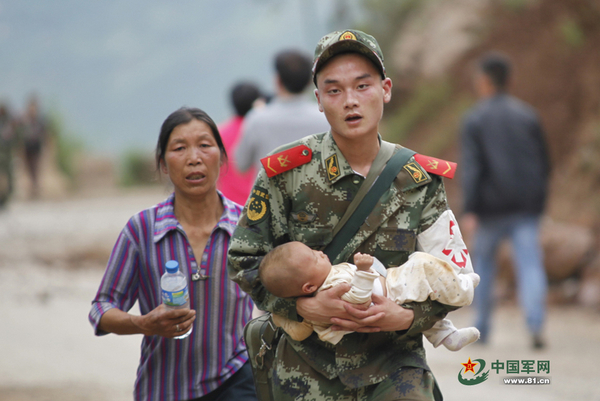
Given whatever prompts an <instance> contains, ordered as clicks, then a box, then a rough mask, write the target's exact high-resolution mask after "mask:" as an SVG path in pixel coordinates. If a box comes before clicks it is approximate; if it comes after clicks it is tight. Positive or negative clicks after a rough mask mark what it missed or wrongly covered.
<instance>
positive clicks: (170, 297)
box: [162, 287, 190, 306]
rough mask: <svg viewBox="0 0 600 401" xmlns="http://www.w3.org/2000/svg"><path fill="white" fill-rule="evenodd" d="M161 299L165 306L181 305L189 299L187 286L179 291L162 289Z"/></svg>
mask: <svg viewBox="0 0 600 401" xmlns="http://www.w3.org/2000/svg"><path fill="white" fill-rule="evenodd" d="M162 300H163V303H164V304H165V305H167V306H183V305H185V304H186V303H187V302H188V301H189V300H190V296H189V294H188V289H187V287H185V288H184V289H182V290H179V291H166V290H162Z"/></svg>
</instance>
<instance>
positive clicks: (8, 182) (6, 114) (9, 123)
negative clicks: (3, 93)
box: [0, 103, 15, 209]
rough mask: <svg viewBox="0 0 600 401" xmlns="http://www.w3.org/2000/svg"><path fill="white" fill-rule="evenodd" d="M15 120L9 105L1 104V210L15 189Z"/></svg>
mask: <svg viewBox="0 0 600 401" xmlns="http://www.w3.org/2000/svg"><path fill="white" fill-rule="evenodd" d="M14 142H15V120H14V119H13V117H12V115H11V113H10V111H9V108H8V105H7V104H5V103H1V104H0V209H3V208H4V207H6V203H7V202H8V199H9V198H10V196H11V194H12V192H13V189H14V176H13V153H12V152H13V147H14Z"/></svg>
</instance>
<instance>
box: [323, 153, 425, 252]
mask: <svg viewBox="0 0 600 401" xmlns="http://www.w3.org/2000/svg"><path fill="white" fill-rule="evenodd" d="M415 153H416V152H414V151H412V150H410V149H407V148H401V149H399V150H398V151H397V152H396V153H395V154H394V155H393V156H392V157H391V158H390V159H389V161H388V163H387V164H386V166H385V168H384V169H383V171H382V172H381V174H379V176H378V177H377V176H376V177H375V178H376V180H375V183H374V184H373V186H372V187H370V189H369V187H368V185H367V184H368V183H367V180H368V179H369V177H368V176H367V179H365V182H363V185H362V186H361V188H360V190H362V189H363V187H365V191H362V193H363V196H362V199H360V198H359V195H360V190H359V193H358V194H357V197H356V198H355V200H354V201H353V202H352V203H351V204H350V206H349V209H350V208H352V206H353V204H358V206H356V210H354V212H353V213H352V215H351V216H349V217H347V221H346V222H345V223H343V224H342V225H338V226H336V228H335V230H337V233H335V232H334V237H333V239H332V240H331V242H330V243H329V244H328V245H327V247H325V249H324V250H323V252H324V253H325V254H326V255H327V256H328V257H329V260H331V261H332V263H333V261H334V260H335V258H336V257H337V255H338V254H339V253H340V252H341V251H342V249H344V247H345V246H346V244H347V243H348V241H350V239H352V237H354V235H355V234H356V232H357V231H358V229H359V228H360V226H362V224H363V223H364V221H365V220H366V218H367V217H369V214H371V212H372V211H373V208H374V207H375V205H376V204H377V201H379V199H380V198H381V196H382V195H383V194H384V193H385V191H386V190H387V189H389V187H390V185H391V184H392V182H393V181H394V178H396V176H397V175H398V173H399V172H400V170H401V169H402V167H403V166H404V165H405V164H406V162H408V160H409V159H410V158H411V157H412V156H413V155H414V154H415ZM372 168H373V167H372ZM355 202H356V203H355ZM345 217H346V215H344V216H343V217H342V220H344V218H345ZM335 230H334V231H335Z"/></svg>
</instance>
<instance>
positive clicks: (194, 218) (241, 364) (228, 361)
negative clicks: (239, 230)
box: [89, 108, 256, 401]
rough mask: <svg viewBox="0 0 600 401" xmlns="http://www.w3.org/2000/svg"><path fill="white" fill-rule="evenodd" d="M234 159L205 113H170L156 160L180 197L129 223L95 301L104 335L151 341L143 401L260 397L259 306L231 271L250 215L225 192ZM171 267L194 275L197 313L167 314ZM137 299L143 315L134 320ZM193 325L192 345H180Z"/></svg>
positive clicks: (140, 375)
mask: <svg viewBox="0 0 600 401" xmlns="http://www.w3.org/2000/svg"><path fill="white" fill-rule="evenodd" d="M226 158H227V153H226V151H225V147H224V146H223V142H222V140H221V137H220V135H219V131H218V129H217V126H216V124H215V123H214V121H213V120H212V119H211V118H210V117H209V116H208V115H207V114H206V113H205V112H203V111H202V110H200V109H196V108H181V109H179V110H177V111H175V112H173V113H172V114H171V115H169V117H168V118H167V119H166V120H165V121H164V123H163V125H162V128H161V131H160V135H159V138H158V143H157V147H156V162H157V165H158V168H159V169H160V171H161V172H162V173H164V174H166V175H168V176H169V178H170V181H171V182H172V183H173V186H174V192H173V193H172V194H171V196H169V197H168V198H167V199H166V200H165V201H164V202H162V203H159V204H158V205H155V206H153V207H151V208H149V209H146V210H143V211H141V212H140V213H138V214H136V215H134V216H133V217H132V218H131V219H130V220H129V222H128V223H127V225H126V226H125V228H124V229H123V231H122V232H121V234H120V235H119V237H118V239H117V242H116V244H115V247H114V249H113V251H112V254H111V256H110V259H109V261H108V266H107V268H106V272H105V274H104V278H103V279H102V282H101V284H100V288H99V289H98V293H97V295H96V297H95V299H94V300H93V302H92V309H91V311H90V314H89V320H90V322H91V324H92V326H93V327H94V330H95V333H96V335H105V334H108V333H115V334H121V335H123V334H143V335H144V337H143V340H142V347H141V359H140V364H139V367H138V371H137V379H136V383H135V390H134V399H135V400H140V401H141V400H144V401H146V400H169V401H171V400H202V401H205V400H221V401H226V400H227V401H228V400H236V401H245V400H248V401H255V400H256V393H255V389H254V383H253V379H252V371H251V368H250V365H249V364H248V363H247V362H248V354H247V351H246V346H245V344H244V342H243V340H242V338H243V328H244V325H245V324H246V322H247V321H248V320H249V319H250V315H251V311H252V301H251V299H250V297H249V296H248V295H246V294H245V293H244V292H243V291H241V290H240V288H239V287H238V285H237V284H235V283H233V282H232V281H231V280H229V278H228V277H227V272H226V258H227V247H228V245H229V240H230V237H231V235H232V234H233V230H234V228H235V226H236V224H237V222H238V219H239V216H240V214H241V207H240V206H239V205H237V204H236V203H234V202H232V201H230V200H229V199H227V198H226V197H225V196H223V195H222V194H221V193H219V192H218V191H217V187H216V182H217V179H218V177H219V169H220V167H221V165H222V164H223V163H224V162H225V160H226ZM169 260H176V261H177V262H179V266H180V271H182V272H183V273H184V274H185V275H186V276H187V278H188V285H189V297H190V307H191V309H175V310H173V309H170V310H167V309H165V306H164V304H163V303H162V296H161V288H160V278H161V276H162V275H163V273H164V272H165V264H166V262H167V261H169ZM136 302H138V303H139V307H140V312H141V315H133V314H130V313H128V311H129V310H130V309H131V308H132V307H133V305H134V304H135V303H136ZM191 327H193V330H192V332H191V334H190V335H189V336H188V337H187V338H184V339H181V340H177V339H173V337H176V336H179V335H181V334H182V333H186V332H187V331H188V330H189V329H190V328H191Z"/></svg>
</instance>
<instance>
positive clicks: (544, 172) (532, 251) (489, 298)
mask: <svg viewBox="0 0 600 401" xmlns="http://www.w3.org/2000/svg"><path fill="white" fill-rule="evenodd" d="M510 77H511V62H510V60H509V59H508V57H506V56H505V55H503V54H501V53H497V52H490V53H487V54H485V55H484V56H483V57H482V58H481V59H480V60H479V63H478V68H477V71H476V73H475V91H476V93H477V95H478V97H479V98H480V101H479V102H478V103H477V104H476V105H475V106H474V107H473V109H472V110H470V111H469V112H468V114H467V115H466V117H465V119H464V122H463V128H462V134H461V146H462V168H461V171H462V185H463V193H464V213H465V214H464V216H463V218H462V224H461V226H462V227H463V229H465V231H466V232H469V233H472V234H474V235H473V236H472V238H474V244H473V264H474V266H475V269H476V271H477V273H478V274H479V275H480V276H481V282H480V284H479V286H478V287H477V289H476V290H475V300H474V302H473V304H474V305H475V307H476V313H477V318H476V323H475V326H476V327H477V328H478V329H479V330H480V332H481V339H480V342H482V343H485V342H486V341H488V340H489V335H490V320H491V316H492V309H493V303H494V300H493V296H494V285H493V284H494V280H495V275H496V261H495V257H496V252H497V250H498V246H499V245H500V242H501V240H502V239H504V238H507V237H508V238H510V239H511V241H512V248H513V253H514V259H515V266H516V272H515V276H516V279H517V287H518V296H519V301H520V304H521V307H522V309H523V310H524V312H525V316H526V319H527V326H528V328H529V331H530V332H531V336H532V345H533V347H534V348H543V347H544V345H545V344H544V340H543V336H542V328H543V324H544V320H545V316H546V294H547V277H546V271H545V268H544V262H543V251H542V248H541V245H540V219H541V215H542V212H543V210H544V206H545V203H546V197H547V191H548V176H549V172H550V165H549V160H548V154H547V147H546V142H545V139H544V132H543V129H542V126H541V124H540V120H539V118H538V116H537V113H536V111H535V110H534V109H533V108H532V107H530V106H529V105H527V104H525V103H524V102H522V101H520V100H519V99H516V98H515V97H513V96H511V95H510V94H509V93H508V87H509V83H510Z"/></svg>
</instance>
